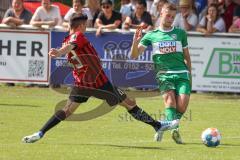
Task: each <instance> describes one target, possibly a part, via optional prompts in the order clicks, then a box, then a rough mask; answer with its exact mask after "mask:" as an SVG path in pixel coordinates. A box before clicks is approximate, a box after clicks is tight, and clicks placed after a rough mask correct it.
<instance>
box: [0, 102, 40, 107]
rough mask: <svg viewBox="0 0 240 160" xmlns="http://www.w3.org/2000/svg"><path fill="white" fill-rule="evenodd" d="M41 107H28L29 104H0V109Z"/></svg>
mask: <svg viewBox="0 0 240 160" xmlns="http://www.w3.org/2000/svg"><path fill="white" fill-rule="evenodd" d="M5 106H6V107H34V108H37V107H42V106H37V105H29V104H7V103H0V107H5Z"/></svg>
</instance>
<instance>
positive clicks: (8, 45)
mask: <svg viewBox="0 0 240 160" xmlns="http://www.w3.org/2000/svg"><path fill="white" fill-rule="evenodd" d="M4 48H6V49H7V55H8V56H10V55H11V41H10V40H8V44H7V46H3V44H2V40H1V41H0V55H2V50H3V49H4Z"/></svg>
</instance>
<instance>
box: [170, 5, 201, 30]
mask: <svg viewBox="0 0 240 160" xmlns="http://www.w3.org/2000/svg"><path fill="white" fill-rule="evenodd" d="M179 7H180V13H178V14H177V15H176V17H175V19H174V22H173V26H175V27H179V28H181V29H184V30H186V31H192V30H195V28H196V26H197V23H198V18H197V15H196V14H195V13H193V10H192V4H191V2H190V0H180V2H179Z"/></svg>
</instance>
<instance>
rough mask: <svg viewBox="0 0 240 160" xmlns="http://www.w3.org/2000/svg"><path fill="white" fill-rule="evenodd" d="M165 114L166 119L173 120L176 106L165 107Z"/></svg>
mask: <svg viewBox="0 0 240 160" xmlns="http://www.w3.org/2000/svg"><path fill="white" fill-rule="evenodd" d="M165 116H166V120H168V121H172V120H174V119H175V117H176V108H174V107H171V106H169V107H167V108H165Z"/></svg>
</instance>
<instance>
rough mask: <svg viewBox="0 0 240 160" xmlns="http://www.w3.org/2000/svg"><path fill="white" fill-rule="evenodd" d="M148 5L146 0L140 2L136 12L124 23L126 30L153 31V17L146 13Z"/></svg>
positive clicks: (139, 0)
mask: <svg viewBox="0 0 240 160" xmlns="http://www.w3.org/2000/svg"><path fill="white" fill-rule="evenodd" d="M146 7H147V4H146V2H145V1H144V0H138V1H137V4H136V9H135V12H134V13H132V14H131V16H130V17H127V18H126V20H125V22H124V29H129V28H133V29H136V28H139V27H143V28H144V29H146V30H151V29H153V22H152V18H151V15H150V14H149V13H148V12H147V11H146Z"/></svg>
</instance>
